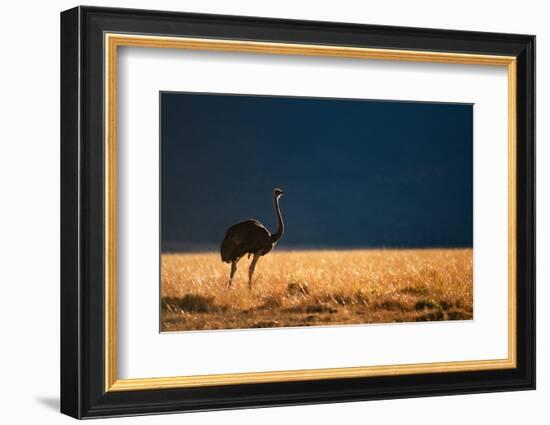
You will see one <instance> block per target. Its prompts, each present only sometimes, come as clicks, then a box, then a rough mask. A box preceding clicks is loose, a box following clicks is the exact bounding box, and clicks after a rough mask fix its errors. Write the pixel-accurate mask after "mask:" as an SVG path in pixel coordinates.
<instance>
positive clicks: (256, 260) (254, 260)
mask: <svg viewBox="0 0 550 425" xmlns="http://www.w3.org/2000/svg"><path fill="white" fill-rule="evenodd" d="M259 259H260V253H259V252H255V253H254V257H253V258H252V262H251V263H250V268H249V269H248V289H249V290H250V291H251V290H252V275H253V274H254V269H255V268H256V263H257V262H258V260H259Z"/></svg>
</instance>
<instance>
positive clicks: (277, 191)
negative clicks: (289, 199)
mask: <svg viewBox="0 0 550 425" xmlns="http://www.w3.org/2000/svg"><path fill="white" fill-rule="evenodd" d="M284 194H285V193H284V192H283V189H279V188H277V189H273V196H274V197H275V198H278V197H280V196H283V195H284Z"/></svg>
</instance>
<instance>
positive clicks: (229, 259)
mask: <svg viewBox="0 0 550 425" xmlns="http://www.w3.org/2000/svg"><path fill="white" fill-rule="evenodd" d="M283 194H284V192H283V191H282V189H273V206H274V208H275V216H276V217H277V232H276V233H274V234H271V233H269V230H267V229H266V228H265V226H264V225H263V224H262V223H260V222H259V221H258V220H254V219H251V220H246V221H241V222H240V223H237V224H234V225H233V226H231V227H230V228H229V229H227V232H226V234H225V238H224V239H223V242H222V245H221V248H220V253H221V256H222V261H223V262H224V263H231V272H230V274H229V281H228V282H227V286H228V287H231V282H232V281H233V276H234V275H235V272H236V271H237V262H238V261H239V260H240V259H241V258H242V257H243V256H244V255H246V254H248V257H249V258H250V254H252V255H253V256H254V257H253V258H252V262H251V263H250V268H249V269H248V289H249V290H252V275H253V274H254V269H255V268H256V263H257V262H258V260H259V258H260V257H261V256H262V255H265V254H267V253H268V252H269V251H271V250H272V249H273V247H274V246H275V244H276V243H277V242H278V241H279V239H281V238H282V237H283V233H284V229H285V226H284V223H283V218H282V217H281V209H280V208H279V198H280V197H281V196H282V195H283Z"/></svg>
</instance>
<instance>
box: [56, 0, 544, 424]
mask: <svg viewBox="0 0 550 425" xmlns="http://www.w3.org/2000/svg"><path fill="white" fill-rule="evenodd" d="M534 61H535V38H534V36H529V35H516V34H495V33H478V32H465V31H450V30H435V29H418V28H402V27H389V26H369V25H355V24H343V23H328V22H312V21H293V20H280V19H265V18H251V17H238V16H220V15H202V14H188V13H175V12H161V11H143V10H129V9H109V8H94V7H77V8H74V9H71V10H68V11H65V12H63V13H62V14H61V116H62V123H61V163H62V169H61V193H62V205H61V210H62V230H61V242H62V243H61V245H62V281H61V411H62V412H63V413H65V414H68V415H71V416H73V417H76V418H91V417H103V416H120V415H135V414H147V413H162V412H177V411H181V412H184V411H197V410H214V409H226V408H241V407H254V406H273V405H290V404H306V403H322V402H337V401H352V400H369V399H381V398H398V397H414V396H428V395H444V394H463V393H476V392H488V391H510V390H522V389H533V388H534V387H535V236H534V235H535V232H534V226H535V220H534V211H535V209H534V204H535V192H534V188H535V182H534V176H535V170H534V163H535V162H534V155H535V152H534V143H535V135H534V120H535V111H534V99H535V94H534V93H535V75H534V69H535V62H534Z"/></svg>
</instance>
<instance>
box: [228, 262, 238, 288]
mask: <svg viewBox="0 0 550 425" xmlns="http://www.w3.org/2000/svg"><path fill="white" fill-rule="evenodd" d="M236 271H237V261H232V262H231V273H229V281H228V282H227V287H228V288H231V282H233V276H234V275H235V272H236Z"/></svg>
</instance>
